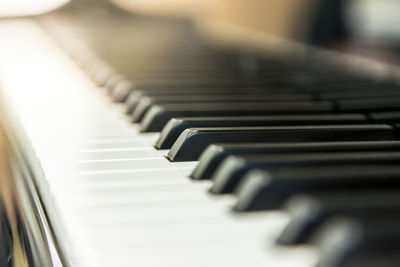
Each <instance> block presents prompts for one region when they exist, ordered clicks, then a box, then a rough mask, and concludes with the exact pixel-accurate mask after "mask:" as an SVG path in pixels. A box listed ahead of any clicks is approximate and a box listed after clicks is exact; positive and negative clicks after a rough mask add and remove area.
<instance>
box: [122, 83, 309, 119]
mask: <svg viewBox="0 0 400 267" xmlns="http://www.w3.org/2000/svg"><path fill="white" fill-rule="evenodd" d="M217 92H218V90H217ZM241 92H242V93H240V92H237V93H233V94H228V93H227V92H226V93H225V94H216V93H215V92H212V93H211V94H207V93H206V92H204V91H203V92H200V93H199V94H185V93H184V92H182V94H180V95H153V96H151V95H150V96H143V97H142V98H140V99H139V101H138V103H137V106H134V105H132V104H131V103H130V106H128V103H127V114H133V121H135V122H136V121H140V117H141V116H143V114H144V113H145V112H146V111H147V110H148V109H149V108H150V107H151V106H153V105H157V104H163V103H212V102H253V101H254V102H266V101H270V102H272V101H276V102H292V101H311V100H312V95H311V94H300V93H297V94H295V93H286V94H283V93H272V92H268V91H267V90H264V91H262V92H259V93H256V92H251V91H250V92H248V91H246V90H241ZM131 101H132V100H131Z"/></svg>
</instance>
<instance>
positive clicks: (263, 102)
mask: <svg viewBox="0 0 400 267" xmlns="http://www.w3.org/2000/svg"><path fill="white" fill-rule="evenodd" d="M316 103H317V102H311V101H280V102H278V101H271V100H268V99H262V97H261V98H259V99H258V100H249V101H247V100H243V101H240V100H230V101H227V100H222V101H210V102H201V101H198V102H192V103H190V101H186V102H181V103H165V104H164V103H160V104H154V105H150V106H147V107H143V106H140V104H141V103H140V102H139V104H138V106H137V107H136V109H135V111H134V112H133V114H132V117H131V118H132V119H131V120H132V122H138V123H140V122H141V121H142V120H143V118H144V117H145V116H146V114H147V112H149V110H151V108H152V107H154V106H158V105H160V106H163V105H173V104H176V105H185V106H186V107H184V109H186V111H184V112H187V113H186V114H187V115H188V116H189V117H190V113H189V112H188V110H187V106H189V105H193V106H196V105H199V106H200V109H201V108H202V107H204V106H205V105H209V106H210V108H211V109H214V110H215V109H216V110H219V111H218V112H220V113H221V114H222V115H221V116H231V115H230V114H229V113H231V114H232V112H236V111H235V110H231V111H227V109H228V108H229V106H232V107H233V109H234V107H235V106H238V108H239V109H240V108H241V106H247V107H248V108H250V109H254V108H253V107H252V105H254V107H255V106H258V107H259V108H258V110H260V109H261V110H266V109H267V107H269V109H270V113H271V114H272V115H273V114H274V113H275V112H277V114H279V113H288V114H290V113H293V111H291V109H293V108H296V107H298V108H299V109H305V111H304V113H305V114H307V113H315V112H314V111H310V108H311V107H312V106H315V105H316ZM242 104H243V105H242ZM279 105H280V106H290V107H291V108H289V109H288V110H287V111H280V110H278V109H277V108H272V107H274V106H275V107H279ZM224 107H225V108H224ZM143 108H144V109H143ZM221 109H223V112H222V111H220V110H221ZM191 110H192V111H191V112H193V109H191ZM214 112H215V111H214ZM242 112H243V111H242ZM257 112H260V111H257ZM257 112H255V113H257ZM224 113H225V114H227V115H225V114H224ZM264 113H265V111H264ZM322 113H324V112H322ZM247 115H249V114H247ZM174 117H175V116H174ZM195 117H196V116H195Z"/></svg>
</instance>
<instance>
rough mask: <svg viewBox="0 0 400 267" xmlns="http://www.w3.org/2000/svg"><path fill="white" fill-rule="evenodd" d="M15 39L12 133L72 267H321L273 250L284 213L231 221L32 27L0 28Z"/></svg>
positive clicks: (8, 61) (10, 75)
mask: <svg viewBox="0 0 400 267" xmlns="http://www.w3.org/2000/svg"><path fill="white" fill-rule="evenodd" d="M10 32H13V33H14V34H12V35H10V36H12V38H8V39H7V40H6V41H4V42H2V43H1V44H0V51H1V52H0V62H1V63H0V64H1V65H0V70H1V71H0V72H1V74H0V77H1V80H2V82H3V86H4V87H5V88H7V90H4V95H5V98H6V99H7V108H8V109H9V110H10V112H12V113H11V114H12V116H14V117H12V118H13V120H12V122H11V123H12V124H13V125H14V126H15V125H18V127H22V128H20V129H21V130H23V133H24V134H26V138H25V139H24V138H22V137H21V140H25V141H26V142H27V143H28V142H29V143H30V144H31V146H32V150H30V151H31V153H28V152H26V153H27V156H28V157H30V158H28V160H29V161H30V162H31V164H32V165H33V166H34V168H35V171H36V172H37V173H41V174H42V175H40V176H37V177H36V178H37V181H36V182H37V183H38V187H39V191H40V192H41V195H42V197H43V203H44V205H45V207H46V211H47V212H48V215H49V218H50V220H51V222H52V224H53V227H54V231H55V235H56V237H57V239H58V241H59V242H60V244H61V246H62V247H63V248H65V250H63V251H64V253H67V255H66V257H68V259H69V260H70V261H71V263H72V264H73V266H115V265H123V266H138V265H141V266H215V265H221V266H243V265H244V264H251V265H252V266H263V265H266V264H273V265H274V266H293V263H294V262H296V265H297V266H309V265H310V264H311V263H312V262H314V261H315V257H314V253H313V251H312V250H309V249H308V248H307V249H306V248H299V249H293V250H288V251H286V250H285V249H280V248H277V247H275V246H274V245H273V243H274V238H275V237H276V236H277V234H278V233H279V231H280V230H281V229H282V227H283V226H284V224H285V222H286V221H287V216H286V215H285V214H284V213H280V212H275V213H268V214H263V213H256V214H252V215H238V214H236V215H235V214H232V213H231V212H230V211H229V207H230V206H231V204H232V199H231V198H229V197H228V198H223V199H216V198H213V197H210V196H208V195H207V194H206V193H205V192H206V189H207V188H208V186H209V184H207V183H205V184H204V183H200V184H199V183H193V182H192V181H190V180H189V179H187V177H186V176H187V174H188V173H189V172H190V171H191V169H192V168H193V166H194V164H195V163H192V162H189V163H183V164H182V165H180V164H179V163H171V162H169V161H168V160H167V159H166V158H165V157H164V156H165V154H164V153H163V151H157V150H155V149H154V148H153V147H152V144H153V142H154V138H155V136H154V135H153V136H152V135H150V136H143V135H141V134H139V132H138V130H137V129H136V127H135V126H132V125H131V124H130V123H129V120H127V118H126V117H125V116H124V113H123V112H121V110H122V109H123V108H122V107H120V106H115V104H111V103H110V102H109V100H108V99H107V98H106V97H105V96H104V94H103V93H102V92H101V91H99V90H98V89H97V88H95V86H94V85H93V84H92V83H91V82H90V81H89V80H88V79H87V78H86V77H85V75H84V74H83V73H82V72H81V71H80V70H78V69H77V68H76V67H75V65H74V63H73V62H72V61H71V60H70V59H69V58H68V57H67V56H66V55H65V54H64V53H63V52H62V51H61V50H60V48H58V47H57V46H56V45H55V44H54V43H53V41H52V40H51V39H50V38H49V37H48V36H47V35H46V34H45V33H44V31H43V30H42V29H40V28H39V27H38V26H37V25H36V23H35V22H32V21H30V20H16V21H12V22H2V23H1V25H0V33H1V34H2V35H6V34H7V33H10ZM15 33H18V34H15ZM28 37H29V39H30V42H29V43H27V42H24V39H25V38H28ZM32 47H37V48H39V47H40V49H32ZM11 48H12V49H11ZM20 75H24V79H16V77H20ZM33 100H34V101H33ZM49 111H51V112H49ZM14 118H15V120H14ZM16 118H18V119H16ZM20 134H22V132H21V133H20ZM28 148H29V145H28V144H27V146H26V147H25V149H26V150H27V151H29V149H28ZM204 246H207V251H205V250H204ZM283 255H286V256H283ZM287 255H291V256H290V257H288V256H287Z"/></svg>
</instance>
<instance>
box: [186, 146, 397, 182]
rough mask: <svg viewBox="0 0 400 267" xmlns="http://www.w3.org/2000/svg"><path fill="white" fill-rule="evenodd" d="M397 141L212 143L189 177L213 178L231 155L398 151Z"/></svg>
mask: <svg viewBox="0 0 400 267" xmlns="http://www.w3.org/2000/svg"><path fill="white" fill-rule="evenodd" d="M399 150H400V142H398V141H367V142H360V141H356V142H322V143H321V142H320V143H318V142H315V143H286V144H270V143H266V144H265V143H254V144H249V143H247V144H222V145H211V146H209V147H208V148H207V149H206V150H205V151H204V153H203V154H202V155H201V156H200V160H199V163H198V164H197V165H196V167H195V169H194V170H193V172H192V174H191V175H190V177H191V178H192V179H195V180H206V179H211V177H212V176H213V175H214V173H215V171H216V170H217V168H218V167H219V166H220V164H221V162H222V161H223V160H224V159H226V158H227V157H229V156H231V155H268V154H271V153H307V152H309V153H311V152H341V151H342V152H344V151H348V152H356V151H399Z"/></svg>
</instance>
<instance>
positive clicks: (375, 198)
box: [277, 190, 400, 245]
mask: <svg viewBox="0 0 400 267" xmlns="http://www.w3.org/2000/svg"><path fill="white" fill-rule="evenodd" d="M285 210H286V211H287V212H288V213H289V215H290V221H289V223H288V225H287V226H286V227H285V229H284V231H283V232H282V233H281V235H280V236H279V238H278V240H277V241H278V243H279V244H284V245H293V244H299V243H304V242H307V241H309V240H310V238H311V237H312V236H313V234H314V233H315V231H316V230H317V229H318V227H319V226H320V225H321V224H322V223H324V222H326V221H327V220H328V219H329V218H331V217H332V216H335V215H346V216H352V217H356V218H360V219H363V220H365V219H368V217H372V218H374V217H375V218H376V217H381V218H382V217H389V216H392V215H395V214H400V191H399V190H396V191H395V190H371V191H369V190H365V191H356V190H349V191H339V192H329V191H328V192H322V193H312V194H308V195H297V196H294V197H292V198H290V199H289V201H288V202H287V203H285Z"/></svg>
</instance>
